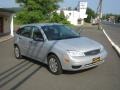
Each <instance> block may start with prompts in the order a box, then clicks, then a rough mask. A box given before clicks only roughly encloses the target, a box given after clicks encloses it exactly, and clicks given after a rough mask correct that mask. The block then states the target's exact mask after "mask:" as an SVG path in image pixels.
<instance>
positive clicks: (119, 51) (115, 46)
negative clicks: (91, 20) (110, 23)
mask: <svg viewBox="0 0 120 90" xmlns="http://www.w3.org/2000/svg"><path fill="white" fill-rule="evenodd" d="M102 31H103V33H104V34H105V36H106V37H107V39H108V40H109V42H110V43H111V44H112V46H113V47H114V48H115V49H116V51H117V52H118V54H119V55H120V47H119V46H118V45H116V44H115V43H114V42H113V41H112V39H111V38H110V37H109V35H108V34H107V33H106V31H105V30H104V29H102Z"/></svg>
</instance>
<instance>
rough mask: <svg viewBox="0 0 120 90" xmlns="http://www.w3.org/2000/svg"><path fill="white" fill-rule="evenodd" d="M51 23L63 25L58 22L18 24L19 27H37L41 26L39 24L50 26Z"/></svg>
mask: <svg viewBox="0 0 120 90" xmlns="http://www.w3.org/2000/svg"><path fill="white" fill-rule="evenodd" d="M51 25H63V24H60V23H32V24H25V25H22V26H20V28H22V27H25V26H37V27H41V26H51Z"/></svg>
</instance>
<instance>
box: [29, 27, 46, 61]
mask: <svg viewBox="0 0 120 90" xmlns="http://www.w3.org/2000/svg"><path fill="white" fill-rule="evenodd" d="M35 38H36V39H41V41H40V40H38V41H37V40H35ZM42 40H43V36H42V33H41V31H40V30H39V28H38V27H33V40H32V41H31V43H30V45H29V46H30V48H29V55H30V57H32V58H34V59H37V60H40V61H41V60H42V57H43V56H44V54H43V53H44V51H43V47H44V42H43V41H42ZM41 62H43V61H41Z"/></svg>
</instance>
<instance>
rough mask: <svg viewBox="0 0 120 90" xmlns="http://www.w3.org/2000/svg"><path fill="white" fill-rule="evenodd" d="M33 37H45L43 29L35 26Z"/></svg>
mask: <svg viewBox="0 0 120 90" xmlns="http://www.w3.org/2000/svg"><path fill="white" fill-rule="evenodd" d="M33 38H41V39H43V36H42V33H41V31H40V30H39V28H37V27H33Z"/></svg>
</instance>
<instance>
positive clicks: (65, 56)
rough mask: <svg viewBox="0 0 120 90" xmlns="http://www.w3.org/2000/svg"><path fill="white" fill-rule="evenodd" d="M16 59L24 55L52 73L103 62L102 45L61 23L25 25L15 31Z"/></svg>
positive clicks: (92, 65)
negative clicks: (44, 65)
mask: <svg viewBox="0 0 120 90" xmlns="http://www.w3.org/2000/svg"><path fill="white" fill-rule="evenodd" d="M14 51H15V56H16V58H17V59H20V58H22V56H26V57H29V58H32V59H34V60H37V61H40V62H42V63H45V64H47V65H48V67H49V70H50V71H51V72H52V73H53V74H56V75H58V74H61V73H62V71H63V70H70V71H77V70H82V69H88V68H91V67H95V66H97V65H99V64H101V63H103V62H104V59H105V57H106V56H107V52H106V50H105V49H104V47H103V46H102V45H101V44H100V43H98V42H96V41H94V40H91V39H89V38H87V37H82V36H80V35H79V34H78V33H76V32H75V30H72V29H70V28H69V27H67V26H65V25H62V24H55V23H53V24H28V25H24V26H21V27H20V28H19V29H18V31H17V32H16V33H15V39H14Z"/></svg>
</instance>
